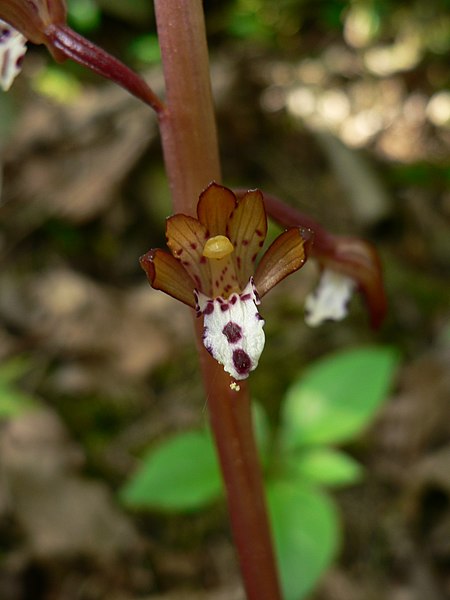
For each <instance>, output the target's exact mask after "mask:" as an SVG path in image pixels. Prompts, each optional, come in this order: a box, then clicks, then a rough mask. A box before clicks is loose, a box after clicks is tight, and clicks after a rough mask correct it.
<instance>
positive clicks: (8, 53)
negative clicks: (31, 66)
mask: <svg viewBox="0 0 450 600" xmlns="http://www.w3.org/2000/svg"><path fill="white" fill-rule="evenodd" d="M26 41H27V40H26V38H25V37H24V36H23V35H22V34H21V33H19V32H18V31H17V30H16V29H14V28H13V27H11V25H8V23H5V21H2V20H0V87H1V88H2V90H3V91H5V92H7V91H8V90H9V88H10V87H11V85H12V83H13V81H14V79H15V78H16V77H17V75H18V74H19V73H20V67H21V64H22V59H23V57H24V55H25V52H26V51H27V47H26Z"/></svg>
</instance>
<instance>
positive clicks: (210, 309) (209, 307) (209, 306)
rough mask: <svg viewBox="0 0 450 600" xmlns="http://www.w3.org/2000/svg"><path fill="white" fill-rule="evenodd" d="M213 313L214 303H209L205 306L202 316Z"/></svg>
mask: <svg viewBox="0 0 450 600" xmlns="http://www.w3.org/2000/svg"><path fill="white" fill-rule="evenodd" d="M213 312H214V302H211V301H209V302H208V303H207V305H206V306H205V310H204V311H203V314H204V315H210V314H211V313H213Z"/></svg>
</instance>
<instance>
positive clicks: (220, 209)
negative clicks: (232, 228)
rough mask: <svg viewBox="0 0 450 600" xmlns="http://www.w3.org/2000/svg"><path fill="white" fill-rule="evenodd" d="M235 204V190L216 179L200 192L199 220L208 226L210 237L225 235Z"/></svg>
mask: <svg viewBox="0 0 450 600" xmlns="http://www.w3.org/2000/svg"><path fill="white" fill-rule="evenodd" d="M235 206H236V196H235V195H234V194H233V192H232V191H231V190H229V189H228V188H226V187H223V186H222V185H219V184H217V183H215V182H214V181H213V182H212V183H210V184H209V186H208V187H207V188H206V189H205V190H204V191H203V192H202V193H201V194H200V199H199V201H198V205H197V215H198V220H199V221H200V223H203V225H204V226H205V227H206V229H207V230H208V233H209V236H210V237H213V236H215V235H225V232H226V227H227V222H228V219H229V217H230V215H231V213H232V211H233V209H234V208H235Z"/></svg>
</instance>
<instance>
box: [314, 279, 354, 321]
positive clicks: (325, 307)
mask: <svg viewBox="0 0 450 600" xmlns="http://www.w3.org/2000/svg"><path fill="white" fill-rule="evenodd" d="M355 287H356V283H355V280H354V279H352V278H351V277H347V276H346V275H342V274H341V273H338V272H336V271H332V270H330V269H324V270H323V272H322V276H321V278H320V281H319V285H318V286H317V289H316V290H315V291H314V292H313V293H311V294H309V295H308V296H307V297H306V301H305V311H306V315H305V321H306V324H307V325H309V326H310V327H317V326H318V325H321V323H323V321H326V320H327V319H331V320H333V321H340V320H341V319H343V318H344V317H346V316H347V305H348V302H349V300H350V298H351V295H352V293H353V291H354V289H355Z"/></svg>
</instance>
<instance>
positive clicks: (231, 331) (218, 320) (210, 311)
mask: <svg viewBox="0 0 450 600" xmlns="http://www.w3.org/2000/svg"><path fill="white" fill-rule="evenodd" d="M195 299H196V305H197V314H198V315H199V316H200V315H203V316H204V328H203V344H204V346H205V348H206V349H207V350H208V352H209V353H210V354H211V356H212V357H213V358H215V359H216V360H217V362H219V363H220V364H221V365H223V368H224V369H225V371H226V372H227V373H229V374H230V375H231V376H232V377H234V379H238V380H240V379H246V378H247V377H248V375H249V373H250V372H251V371H253V370H254V369H256V367H257V366H258V361H259V357H260V356H261V352H262V351H263V348H264V342H265V336H264V331H263V327H264V320H263V318H262V317H261V315H260V314H259V312H258V309H257V304H259V297H258V293H257V291H256V288H255V285H254V283H253V278H250V280H249V282H248V284H247V285H246V287H245V289H244V290H243V291H242V292H241V293H240V294H238V293H234V294H231V295H230V296H229V297H228V298H226V299H225V298H222V297H220V296H219V297H217V298H214V299H212V298H208V296H206V295H205V294H203V293H202V292H198V291H197V290H196V291H195Z"/></svg>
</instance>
